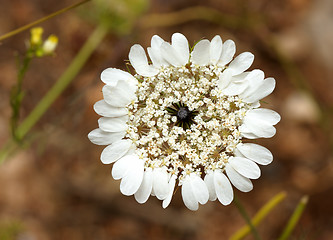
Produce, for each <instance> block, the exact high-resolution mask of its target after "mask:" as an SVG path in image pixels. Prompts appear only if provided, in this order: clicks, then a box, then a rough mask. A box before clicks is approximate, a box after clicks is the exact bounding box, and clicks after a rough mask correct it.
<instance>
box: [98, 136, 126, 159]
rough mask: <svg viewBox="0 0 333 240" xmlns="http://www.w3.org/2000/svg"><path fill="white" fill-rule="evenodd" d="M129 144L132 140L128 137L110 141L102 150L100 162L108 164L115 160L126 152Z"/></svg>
mask: <svg viewBox="0 0 333 240" xmlns="http://www.w3.org/2000/svg"><path fill="white" fill-rule="evenodd" d="M131 146H132V141H131V140H129V139H126V140H125V139H123V140H119V141H116V142H114V143H112V144H111V145H109V146H107V147H106V148H104V150H103V151H102V154H101V161H102V163H104V164H110V163H113V162H115V161H117V160H118V159H120V158H121V157H123V156H124V155H125V154H126V153H127V152H128V150H129V149H130V147H131Z"/></svg>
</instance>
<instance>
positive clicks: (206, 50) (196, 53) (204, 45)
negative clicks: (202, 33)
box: [191, 39, 210, 66]
mask: <svg viewBox="0 0 333 240" xmlns="http://www.w3.org/2000/svg"><path fill="white" fill-rule="evenodd" d="M191 61H192V63H194V64H196V65H199V66H204V65H208V64H209V61H210V42H209V41H208V40H207V39H204V40H201V41H199V42H198V43H197V44H196V45H195V46H194V49H193V52H192V56H191Z"/></svg>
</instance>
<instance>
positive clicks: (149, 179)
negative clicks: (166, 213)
mask: <svg viewBox="0 0 333 240" xmlns="http://www.w3.org/2000/svg"><path fill="white" fill-rule="evenodd" d="M152 188H153V172H152V169H151V168H147V169H146V171H145V172H144V174H143V180H142V183H141V185H140V187H139V189H138V191H137V192H136V193H135V194H134V197H135V200H136V201H137V202H138V203H145V202H146V201H147V200H148V198H149V196H150V193H151V190H152Z"/></svg>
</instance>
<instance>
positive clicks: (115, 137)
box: [88, 128, 125, 145]
mask: <svg viewBox="0 0 333 240" xmlns="http://www.w3.org/2000/svg"><path fill="white" fill-rule="evenodd" d="M124 136H125V132H104V131H102V130H101V129H99V128H96V129H94V130H92V131H91V132H90V133H89V134H88V138H89V140H90V141H91V142H92V143H94V144H96V145H109V144H111V143H113V142H116V141H119V140H120V139H122V138H123V137H124Z"/></svg>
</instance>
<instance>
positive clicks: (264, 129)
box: [239, 118, 276, 139]
mask: <svg viewBox="0 0 333 240" xmlns="http://www.w3.org/2000/svg"><path fill="white" fill-rule="evenodd" d="M239 131H240V132H241V134H242V135H243V136H244V137H246V138H249V139H254V138H271V137H273V136H274V135H275V133H276V129H275V127H273V126H272V125H271V124H268V123H267V122H264V121H262V120H260V119H255V118H245V119H244V123H243V124H242V125H241V126H240V127H239Z"/></svg>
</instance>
